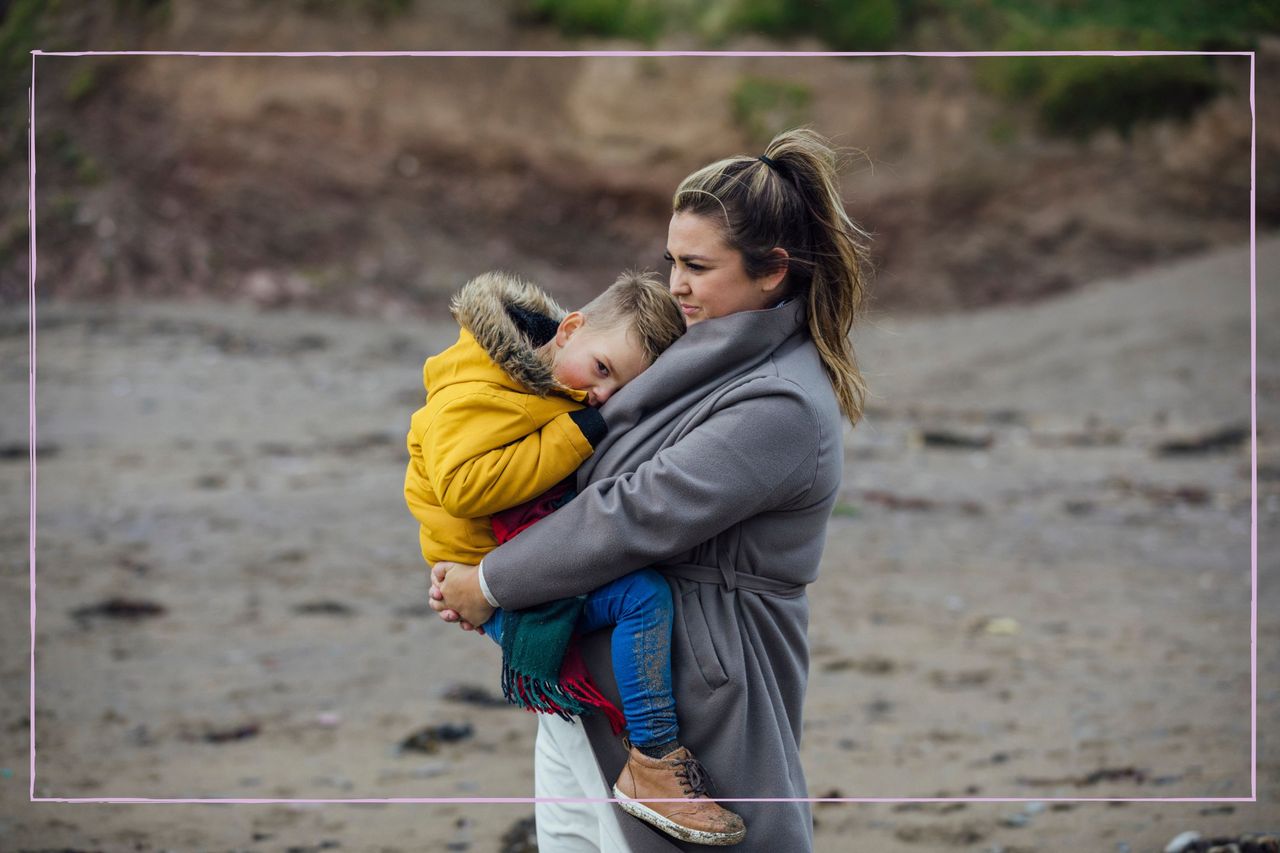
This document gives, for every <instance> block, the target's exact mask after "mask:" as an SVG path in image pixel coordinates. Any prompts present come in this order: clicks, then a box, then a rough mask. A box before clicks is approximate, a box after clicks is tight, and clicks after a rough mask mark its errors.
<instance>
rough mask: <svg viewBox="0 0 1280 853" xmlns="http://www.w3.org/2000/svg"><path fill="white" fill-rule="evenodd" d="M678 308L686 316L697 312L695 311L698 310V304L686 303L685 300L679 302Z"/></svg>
mask: <svg viewBox="0 0 1280 853" xmlns="http://www.w3.org/2000/svg"><path fill="white" fill-rule="evenodd" d="M680 310H681V311H683V312H684V314H685V316H686V317H687V316H689V315H690V314H695V313H697V311H698V306H697V305H690V304H688V303H687V302H681V303H680Z"/></svg>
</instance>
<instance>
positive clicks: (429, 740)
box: [400, 723, 475, 753]
mask: <svg viewBox="0 0 1280 853" xmlns="http://www.w3.org/2000/svg"><path fill="white" fill-rule="evenodd" d="M474 734H475V729H473V728H472V727H471V724H470V723H462V724H461V725H455V724H453V723H444V724H442V725H439V726H427V727H425V728H422V729H419V730H418V731H416V732H414V733H413V734H411V735H409V736H408V737H406V738H405V739H404V740H402V741H400V749H401V750H402V751H413V752H426V753H433V752H435V751H436V750H438V749H439V748H440V744H442V743H455V742H457V741H460V740H466V739H467V738H469V737H472V736H473V735H474Z"/></svg>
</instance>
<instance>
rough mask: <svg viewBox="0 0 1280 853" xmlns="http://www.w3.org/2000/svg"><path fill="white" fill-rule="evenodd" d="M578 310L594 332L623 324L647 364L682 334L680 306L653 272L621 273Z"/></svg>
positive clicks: (682, 316) (682, 320)
mask: <svg viewBox="0 0 1280 853" xmlns="http://www.w3.org/2000/svg"><path fill="white" fill-rule="evenodd" d="M581 310H582V315H583V316H584V317H585V318H586V319H587V323H588V324H590V325H591V326H592V327H593V328H599V329H613V328H617V327H618V326H619V325H620V324H624V323H625V324H626V325H627V326H628V329H629V330H630V332H631V333H632V336H633V337H634V338H635V340H636V343H638V344H640V348H641V349H642V350H643V351H644V356H645V360H646V361H647V362H648V363H650V364H652V363H653V361H654V359H656V358H657V357H658V356H660V355H662V353H663V351H664V350H666V348H667V347H669V346H671V345H672V344H673V343H675V342H676V339H677V338H679V337H680V336H681V335H683V334H684V315H683V314H681V313H680V305H679V303H677V302H676V300H675V299H674V298H673V297H672V296H671V294H670V292H668V290H667V288H666V285H664V284H663V283H662V279H661V278H660V277H659V276H658V275H657V273H653V272H636V271H634V270H627V271H625V272H623V273H622V274H621V275H619V276H618V278H617V280H616V281H614V283H613V284H611V285H609V287H608V289H607V290H605V292H604V293H601V294H600V295H599V296H597V297H596V298H595V299H592V300H591V301H590V302H588V303H587V304H586V305H584V306H582V309H581Z"/></svg>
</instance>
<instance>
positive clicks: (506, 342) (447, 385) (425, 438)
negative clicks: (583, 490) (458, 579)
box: [404, 273, 605, 564]
mask: <svg viewBox="0 0 1280 853" xmlns="http://www.w3.org/2000/svg"><path fill="white" fill-rule="evenodd" d="M451 307H452V310H453V316H454V319H455V320H457V321H458V324H459V325H460V326H461V327H462V331H461V333H460V334H459V335H458V342H457V343H455V344H454V345H453V346H451V347H449V348H448V349H447V350H445V351H444V352H442V353H440V354H439V355H436V356H432V357H431V358H429V359H427V362H426V364H425V365H423V368H422V380H423V384H424V385H425V386H426V390H427V401H426V405H425V406H423V407H422V408H421V409H418V410H417V411H416V412H414V413H413V417H412V419H411V421H410V426H409V435H408V447H409V467H408V470H407V471H406V472H405V480H404V496H405V501H406V502H407V503H408V505H409V511H410V512H412V513H413V516H414V517H415V518H416V519H418V522H419V525H420V529H419V537H418V538H419V540H420V542H421V545H422V556H423V557H424V558H426V560H427V562H428V563H436V562H438V561H440V560H450V561H454V562H460V563H471V564H474V563H478V562H479V561H480V559H481V558H482V557H483V556H484V555H485V554H487V553H488V552H489V551H491V550H492V549H493V548H495V547H497V541H496V540H495V539H494V536H493V531H492V529H491V527H490V523H489V516H490V515H492V514H493V513H495V512H500V511H501V510H504V509H508V508H510V507H513V506H517V505H518V504H522V503H524V502H525V501H527V500H531V499H532V498H535V497H537V496H538V495H540V494H542V493H543V492H545V491H546V490H547V489H549V488H551V487H552V486H554V485H556V484H557V483H559V482H560V481H561V480H563V479H564V478H565V477H567V476H569V475H570V474H572V473H573V472H574V471H575V470H577V468H578V466H579V465H581V464H582V463H583V462H584V461H585V460H586V459H587V457H589V456H590V455H591V453H592V445H593V444H594V443H598V442H599V441H600V439H602V438H603V437H604V434H605V426H604V420H603V419H602V418H601V417H600V414H599V413H598V412H597V411H596V410H595V409H592V408H587V407H585V406H584V405H583V401H584V400H585V399H586V394H585V393H584V392H582V391H574V390H572V389H568V388H564V387H562V386H560V385H559V384H558V383H557V382H556V381H555V379H554V377H553V376H552V374H551V369H550V366H549V365H548V364H546V363H545V362H544V361H543V360H542V359H541V358H540V357H539V356H538V355H537V353H536V352H535V349H536V348H537V347H538V346H540V345H541V344H543V343H545V342H546V341H548V340H550V339H551V338H552V337H553V336H554V334H555V330H556V326H557V325H558V323H559V321H560V320H561V319H562V318H563V317H564V313H565V312H564V310H563V309H562V308H560V306H558V305H556V303H555V302H554V301H553V300H552V299H551V298H550V297H548V296H547V295H546V294H545V293H543V292H542V290H540V289H539V288H537V287H536V286H534V285H532V284H529V283H527V282H523V281H520V280H518V279H515V278H512V277H509V276H506V275H503V274H500V273H486V274H485V275H482V276H479V277H478V278H476V279H474V280H473V281H471V282H469V283H468V284H467V286H466V287H464V288H463V289H462V291H461V292H460V293H459V294H458V295H457V296H456V297H455V298H454V300H453V304H452V306H451Z"/></svg>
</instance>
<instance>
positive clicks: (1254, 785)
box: [28, 50, 1258, 805]
mask: <svg viewBox="0 0 1280 853" xmlns="http://www.w3.org/2000/svg"><path fill="white" fill-rule="evenodd" d="M37 56H72V57H76V56H205V57H220V56H225V57H346V56H354V57H403V56H418V57H513V58H514V57H529V58H537V57H552V58H554V57H573V56H612V57H646V56H672V57H680V56H688V57H725V56H744V57H751V56H758V57H842V56H849V57H852V56H919V57H959V58H969V57H999V56H1248V57H1249V58H1250V65H1249V69H1250V71H1249V110H1250V116H1251V118H1252V121H1253V124H1252V127H1251V148H1250V186H1249V199H1250V208H1249V246H1250V263H1249V306H1250V327H1249V343H1250V417H1251V428H1252V454H1251V460H1252V471H1251V486H1252V502H1251V503H1252V524H1251V533H1250V557H1251V579H1252V591H1251V623H1250V643H1251V681H1252V693H1251V699H1252V703H1251V709H1250V711H1251V717H1250V719H1251V747H1250V750H1251V752H1250V756H1251V796H1249V797H1135V798H1120V797H1070V798H1069V797H920V798H910V797H818V798H805V797H793V798H737V799H728V798H725V799H722V800H721V801H722V802H758V803H796V802H800V803H1033V802H1048V803H1056V802H1066V803H1240V802H1257V793H1258V766H1257V738H1258V724H1257V714H1258V708H1257V691H1258V680H1257V667H1258V643H1257V631H1258V600H1257V592H1258V494H1257V491H1258V490H1257V485H1258V481H1257V477H1258V451H1257V242H1256V235H1257V195H1256V180H1257V115H1256V109H1255V99H1254V94H1255V81H1256V54H1255V53H1254V52H1253V51H958V52H933V51H882V52H828V51H317V52H257V51H163V50H123V51H74V52H73V51H42V50H33V51H31V88H30V90H29V98H30V111H31V114H30V125H29V130H28V156H29V161H30V171H29V175H30V194H29V200H28V219H29V222H30V229H29V230H30V256H31V257H30V271H29V282H28V289H29V294H28V299H29V312H30V316H29V325H30V329H29V334H28V343H29V357H30V373H29V378H28V389H29V442H30V447H29V457H30V463H31V477H30V484H31V485H30V540H29V546H30V554H29V563H30V607H31V679H30V685H31V686H30V711H29V734H30V740H29V743H30V789H29V800H30V801H31V802H40V803H161V804H165V803H171V804H206V803H207V804H220V803H221V804H243V805H254V804H291V803H297V804H316V805H321V804H344V803H346V804H366V803H367V804H372V803H418V804H431V803H539V802H548V803H612V802H618V801H617V800H616V799H602V798H556V797H427V798H421V797H391V798H382V799H374V798H367V799H318V800H309V799H234V798H203V799H199V798H187V799H184V798H148V797H102V798H90V797H66V798H63V797H36V796H35V784H36V782H35V767H36V764H35V760H36V759H35V644H36V575H35V564H36V552H35V536H36V410H35V387H36V386H35V383H36V305H35V282H36V222H35V178H36V166H35V70H36V69H35V64H36V63H35V60H36V57H37ZM655 802H680V800H655Z"/></svg>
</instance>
